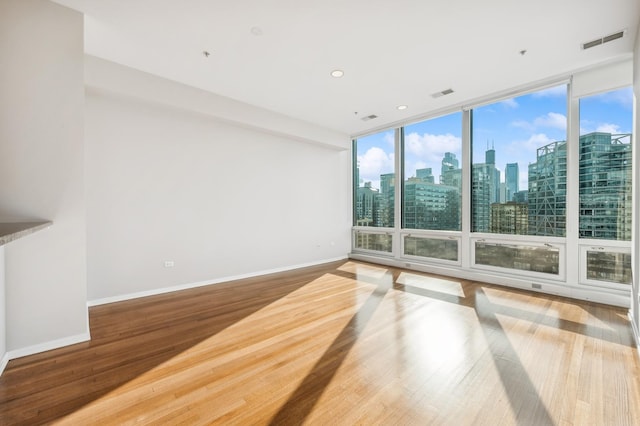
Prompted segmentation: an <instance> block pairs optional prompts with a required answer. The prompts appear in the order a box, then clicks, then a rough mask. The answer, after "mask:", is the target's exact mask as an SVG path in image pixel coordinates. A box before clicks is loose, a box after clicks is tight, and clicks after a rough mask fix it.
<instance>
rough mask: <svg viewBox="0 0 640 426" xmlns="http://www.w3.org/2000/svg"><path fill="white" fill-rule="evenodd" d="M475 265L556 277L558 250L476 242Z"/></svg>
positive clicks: (558, 262) (558, 260)
mask: <svg viewBox="0 0 640 426" xmlns="http://www.w3.org/2000/svg"><path fill="white" fill-rule="evenodd" d="M475 246H476V247H475V248H476V264H477V265H488V266H498V267H500V268H509V269H519V270H521V271H532V272H543V273H546V274H554V275H558V274H559V273H560V272H559V271H560V250H559V249H557V248H553V247H539V246H526V245H517V244H500V243H485V242H479V241H478V242H476V244H475Z"/></svg>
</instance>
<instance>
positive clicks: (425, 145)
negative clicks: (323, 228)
mask: <svg viewBox="0 0 640 426" xmlns="http://www.w3.org/2000/svg"><path fill="white" fill-rule="evenodd" d="M599 72H600V71H599ZM602 75H606V72H605V74H602V73H601V74H598V76H599V77H598V78H593V74H590V75H587V76H584V77H583V76H580V77H581V80H580V86H579V87H578V86H574V84H575V80H574V79H571V78H567V79H566V80H562V81H558V82H557V83H556V84H551V85H545V86H543V87H541V88H538V89H535V88H534V89H533V90H529V91H523V92H520V93H514V94H513V96H511V97H504V96H501V97H499V98H498V99H497V100H494V101H491V100H490V99H488V100H487V101H482V102H478V103H477V105H471V106H461V107H459V108H457V109H455V108H454V109H452V110H450V112H449V113H445V114H441V115H438V116H434V117H430V118H427V119H423V120H418V121H413V122H408V123H407V124H406V125H404V126H401V127H398V128H395V129H390V130H388V131H385V132H379V133H376V134H373V135H367V136H364V137H360V138H357V139H356V140H354V182H355V185H354V188H353V190H354V222H353V224H354V228H353V235H354V239H353V241H354V244H353V252H354V254H356V255H357V254H358V253H361V254H363V255H365V256H383V257H384V258H386V259H387V260H388V259H390V258H391V259H394V261H396V262H398V263H399V264H404V266H411V267H413V266H414V265H418V266H419V265H429V266H430V267H433V268H435V269H434V270H436V271H439V272H444V271H447V270H451V271H462V272H465V271H466V272H468V273H470V274H471V273H473V274H480V275H479V276H485V277H498V278H497V279H496V282H501V283H508V282H512V281H513V280H520V285H521V286H522V285H525V286H527V287H529V288H534V289H541V290H542V291H552V292H557V291H558V286H569V287H571V288H572V289H573V290H571V291H569V292H567V293H566V294H575V293H574V292H575V291H583V292H586V293H584V295H585V296H584V297H589V298H590V297H591V295H592V294H593V293H592V292H593V291H598V292H605V293H606V294H607V295H610V296H612V297H614V298H617V297H619V298H618V299H615V300H621V301H624V295H625V294H627V293H628V291H629V287H630V286H629V284H630V283H631V266H630V265H631V255H630V240H631V229H632V228H631V211H632V207H633V203H632V200H631V177H632V166H633V164H632V160H631V158H632V157H631V139H632V138H631V131H632V120H633V118H632V98H633V95H632V90H631V89H630V88H629V87H627V88H622V89H616V90H606V89H608V88H607V87H606V86H607V83H606V80H604V79H602V78H601V76H602ZM615 84H617V83H614V84H611V85H610V86H609V87H616V86H615ZM576 87H578V88H577V89H576ZM594 87H595V89H594ZM598 87H605V90H604V91H598V90H597V88H598ZM617 87H620V86H619V85H618V86H617ZM575 93H579V94H575ZM470 276H476V275H470ZM500 277H502V278H500ZM547 285H550V286H551V287H545V286H547ZM548 288H549V290H548ZM554 288H555V290H553V289H554ZM589 292H591V293H589ZM560 294H563V293H562V292H560ZM608 300H611V299H608ZM622 303H623V302H622Z"/></svg>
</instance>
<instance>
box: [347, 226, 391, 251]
mask: <svg viewBox="0 0 640 426" xmlns="http://www.w3.org/2000/svg"><path fill="white" fill-rule="evenodd" d="M355 247H356V248H359V249H365V250H376V251H384V252H387V253H391V250H392V249H393V236H392V235H387V234H372V233H368V232H361V231H356V241H355Z"/></svg>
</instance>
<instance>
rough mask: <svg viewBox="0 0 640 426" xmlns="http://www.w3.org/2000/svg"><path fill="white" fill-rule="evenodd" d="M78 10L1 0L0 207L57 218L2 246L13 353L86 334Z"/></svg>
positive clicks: (36, 0) (37, 0)
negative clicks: (51, 224) (41, 229)
mask: <svg viewBox="0 0 640 426" xmlns="http://www.w3.org/2000/svg"><path fill="white" fill-rule="evenodd" d="M83 50H84V46H83V16H82V14H80V13H78V12H76V11H73V10H71V9H69V8H66V7H63V6H60V5H58V4H56V3H52V2H49V1H44V0H3V1H2V2H0V51H1V52H2V56H1V59H0V61H2V64H1V65H0V93H1V94H2V95H1V96H0V120H1V121H0V200H2V201H1V204H0V216H2V217H6V218H11V217H21V218H27V219H34V220H38V219H48V220H49V219H50V220H52V221H53V222H54V223H55V225H54V226H52V227H51V228H49V229H47V230H45V231H42V232H40V233H38V234H37V235H34V236H32V237H30V238H24V239H21V240H19V241H15V242H13V243H12V244H11V245H10V246H7V247H5V248H4V251H5V291H6V293H5V302H6V312H5V314H6V350H7V351H8V353H9V356H10V358H16V357H19V356H22V355H27V354H30V353H35V352H40V351H44V350H48V349H52V348H55V347H59V346H64V345H66V344H71V343H76V342H78V341H82V340H86V339H88V338H89V334H88V327H87V324H88V321H87V319H88V315H87V306H86V220H85V215H86V212H85V201H84V141H83V138H84V136H83V133H84V119H83V116H84V76H83V74H84V53H83Z"/></svg>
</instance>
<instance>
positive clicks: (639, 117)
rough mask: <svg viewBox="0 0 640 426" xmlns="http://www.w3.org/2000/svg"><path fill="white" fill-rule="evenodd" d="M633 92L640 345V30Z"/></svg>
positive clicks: (635, 311)
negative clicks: (639, 135)
mask: <svg viewBox="0 0 640 426" xmlns="http://www.w3.org/2000/svg"><path fill="white" fill-rule="evenodd" d="M633 92H634V94H635V102H634V113H635V120H634V122H633V164H634V170H633V202H634V209H633V238H632V241H633V245H632V253H633V269H632V271H633V274H632V275H633V290H632V302H631V313H632V316H633V323H634V328H635V332H636V341H637V343H638V344H640V333H639V331H640V138H639V137H638V130H639V129H640V30H638V33H637V34H636V44H635V49H634V55H633Z"/></svg>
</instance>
